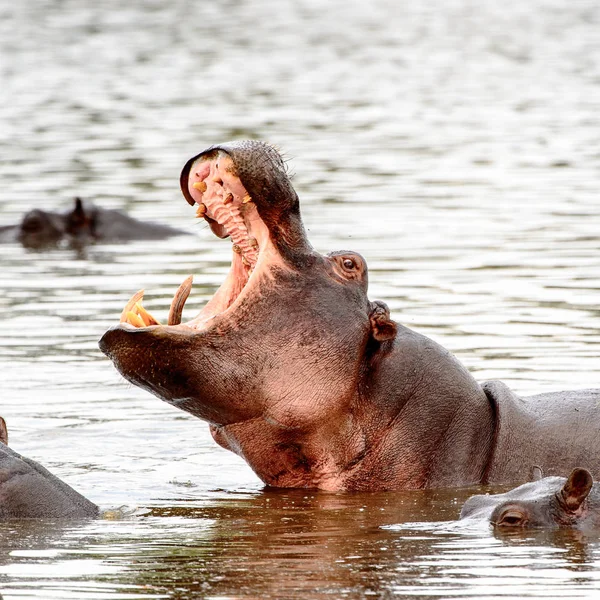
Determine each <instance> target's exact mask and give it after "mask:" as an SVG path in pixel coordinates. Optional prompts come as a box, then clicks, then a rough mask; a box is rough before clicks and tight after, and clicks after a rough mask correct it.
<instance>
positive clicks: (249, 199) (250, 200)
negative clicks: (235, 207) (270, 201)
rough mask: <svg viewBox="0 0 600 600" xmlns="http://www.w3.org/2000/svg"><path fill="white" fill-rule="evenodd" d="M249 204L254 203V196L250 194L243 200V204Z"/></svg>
mask: <svg viewBox="0 0 600 600" xmlns="http://www.w3.org/2000/svg"><path fill="white" fill-rule="evenodd" d="M248 202H252V196H250V194H246V195H245V196H244V198H243V200H242V204H248Z"/></svg>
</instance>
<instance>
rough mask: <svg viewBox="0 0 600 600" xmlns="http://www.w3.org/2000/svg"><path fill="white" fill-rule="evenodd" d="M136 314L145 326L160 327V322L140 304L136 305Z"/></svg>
mask: <svg viewBox="0 0 600 600" xmlns="http://www.w3.org/2000/svg"><path fill="white" fill-rule="evenodd" d="M135 312H136V313H137V314H138V316H139V317H140V318H141V319H142V321H144V325H145V326H148V325H160V322H159V321H158V320H157V319H155V318H154V317H153V316H152V315H151V314H150V313H149V312H148V311H147V310H146V309H145V308H144V307H143V306H142V305H141V304H140V303H139V302H136V303H135Z"/></svg>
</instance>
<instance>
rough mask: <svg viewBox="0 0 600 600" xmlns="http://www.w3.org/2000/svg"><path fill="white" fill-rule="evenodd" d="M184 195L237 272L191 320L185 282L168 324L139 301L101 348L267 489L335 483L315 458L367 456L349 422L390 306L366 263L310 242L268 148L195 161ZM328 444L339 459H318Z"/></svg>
mask: <svg viewBox="0 0 600 600" xmlns="http://www.w3.org/2000/svg"><path fill="white" fill-rule="evenodd" d="M181 187H182V191H183V194H184V196H185V198H186V200H187V201H188V203H189V204H191V205H195V206H196V207H197V214H198V216H199V217H201V218H203V219H205V220H206V221H207V222H208V223H209V225H210V227H211V229H212V231H213V232H214V233H215V234H216V235H217V236H218V237H221V238H225V237H230V238H231V242H232V244H233V248H232V263H231V269H230V271H229V274H228V275H227V277H226V279H225V281H224V283H223V284H222V285H221V287H220V288H219V289H218V291H217V292H216V293H215V295H214V296H213V298H212V299H211V300H210V301H209V302H208V303H207V304H206V306H205V307H204V308H203V309H202V310H201V311H200V313H199V314H198V315H197V316H196V317H194V318H193V319H191V320H189V321H187V322H184V323H181V322H180V318H181V307H182V304H183V301H185V298H186V297H187V294H188V293H189V285H190V280H189V279H188V280H186V282H184V284H183V285H182V287H181V288H180V290H178V292H177V293H176V294H175V298H174V300H173V304H172V307H171V311H170V314H169V319H168V323H167V324H166V325H162V324H159V322H158V320H157V319H155V318H154V317H152V316H151V315H149V314H148V313H147V312H146V311H145V309H143V307H142V306H141V293H140V294H137V295H136V296H134V298H133V299H132V301H130V303H129V304H128V305H127V306H126V307H125V310H124V311H123V314H122V318H121V321H122V322H121V323H120V324H119V325H118V326H116V327H113V328H112V329H110V330H109V331H108V332H107V333H106V334H105V335H104V337H103V338H102V340H101V341H100V347H101V349H102V350H103V352H105V353H106V354H107V355H108V356H109V357H110V358H111V359H112V360H113V362H114V364H115V365H116V367H117V368H118V370H119V371H120V372H121V373H122V374H123V375H124V377H125V378H127V379H128V380H129V381H131V382H133V383H135V384H136V385H139V386H141V387H143V388H145V389H147V390H149V391H150V392H152V393H154V394H155V395H157V396H159V397H160V398H162V399H163V400H166V401H167V402H169V403H171V404H173V405H175V406H177V407H179V408H181V409H184V410H186V411H188V412H190V413H192V414H194V415H196V416H198V417H200V418H202V419H204V420H206V421H208V422H209V423H210V424H211V426H212V427H211V431H212V433H213V436H214V437H215V439H216V440H217V441H218V442H219V443H220V444H222V445H223V446H225V447H227V448H229V449H231V450H233V451H235V452H237V453H239V454H241V455H242V456H244V458H246V459H247V460H248V462H249V463H250V464H251V466H252V467H253V468H254V469H255V470H256V472H257V473H258V474H259V475H260V476H261V477H262V478H263V480H265V481H266V482H268V483H272V484H277V485H321V484H322V487H327V484H326V483H323V482H322V481H320V482H315V480H314V479H313V478H312V477H313V475H312V468H311V467H312V463H313V462H316V461H321V462H322V466H323V471H328V472H330V475H331V477H333V478H335V477H336V476H337V466H336V464H335V463H336V461H338V462H342V461H346V460H350V458H348V457H352V460H354V459H355V458H356V456H360V454H361V452H363V439H362V437H361V435H359V434H358V432H357V430H356V429H355V428H354V427H353V421H356V420H357V419H358V418H359V414H360V412H361V410H364V407H363V408H362V409H361V406H360V402H358V396H359V394H358V392H359V387H360V380H361V375H362V371H363V369H364V368H365V361H368V360H369V357H370V356H371V355H372V354H373V353H376V352H385V347H386V344H389V343H390V342H391V340H392V339H393V338H394V336H395V334H396V325H395V323H394V322H393V321H391V319H390V318H389V311H388V310H387V307H386V306H385V304H383V303H382V302H371V301H369V299H368V297H367V283H368V274H367V266H366V263H365V260H364V259H363V258H362V257H361V256H360V255H359V254H357V253H355V252H345V251H342V252H333V253H331V254H329V255H327V256H323V255H321V254H319V253H318V252H316V251H315V250H314V249H313V248H312V247H311V245H310V244H309V242H308V240H307V238H306V234H305V230H304V227H303V224H302V221H301V218H300V208H299V202H298V197H297V195H296V192H295V191H294V189H293V187H292V185H291V183H290V180H289V178H288V176H287V173H286V169H285V165H284V162H283V160H282V159H281V157H280V155H279V154H278V152H277V151H276V150H275V149H274V148H273V147H271V146H270V145H267V144H264V143H260V142H242V143H230V144H224V145H219V146H215V147H211V148H209V149H208V150H206V151H204V152H202V153H201V154H199V155H197V156H195V157H194V158H192V159H190V160H189V161H188V162H187V164H186V165H185V167H184V169H183V172H182V175H181ZM316 432H318V433H316ZM315 436H317V437H319V438H321V439H320V442H318V441H317V440H316V439H314V438H315ZM325 439H327V440H328V445H330V446H332V447H335V448H336V449H335V452H333V454H335V456H327V453H324V452H323V453H321V452H317V451H316V450H315V451H314V452H313V451H312V449H311V448H313V447H314V448H316V446H317V445H319V443H322V442H323V441H324V440H325ZM336 440H337V444H336ZM329 442H330V443H329ZM340 454H344V456H343V457H342V456H339V455H340ZM317 455H319V456H317ZM325 467H326V468H325ZM309 474H310V475H309ZM323 477H324V478H326V477H327V475H325V474H324V475H323ZM332 487H336V486H335V484H332Z"/></svg>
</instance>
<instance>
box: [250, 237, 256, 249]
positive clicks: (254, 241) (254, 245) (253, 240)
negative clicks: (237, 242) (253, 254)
mask: <svg viewBox="0 0 600 600" xmlns="http://www.w3.org/2000/svg"><path fill="white" fill-rule="evenodd" d="M248 245H249V246H250V248H258V240H257V239H256V238H253V237H251V238H248Z"/></svg>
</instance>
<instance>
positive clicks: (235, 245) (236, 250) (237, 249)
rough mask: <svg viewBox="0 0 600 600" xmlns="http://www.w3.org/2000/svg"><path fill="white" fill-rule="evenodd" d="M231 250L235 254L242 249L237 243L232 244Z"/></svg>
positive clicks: (239, 252)
mask: <svg viewBox="0 0 600 600" xmlns="http://www.w3.org/2000/svg"><path fill="white" fill-rule="evenodd" d="M233 251H234V252H235V253H236V254H241V253H242V249H241V248H240V247H239V246H238V245H237V244H234V245H233Z"/></svg>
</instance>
